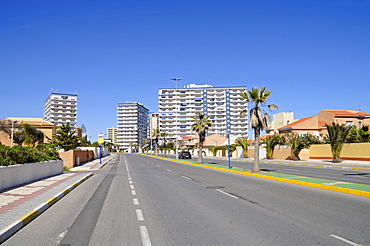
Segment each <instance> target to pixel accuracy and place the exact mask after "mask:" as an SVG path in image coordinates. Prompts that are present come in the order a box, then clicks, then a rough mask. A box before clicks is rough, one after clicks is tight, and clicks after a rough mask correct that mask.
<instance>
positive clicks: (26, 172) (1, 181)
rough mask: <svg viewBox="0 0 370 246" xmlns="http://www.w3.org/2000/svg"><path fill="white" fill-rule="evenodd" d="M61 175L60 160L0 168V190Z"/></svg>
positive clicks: (61, 166)
mask: <svg viewBox="0 0 370 246" xmlns="http://www.w3.org/2000/svg"><path fill="white" fill-rule="evenodd" d="M62 173H63V161H62V160H57V161H45V162H34V163H25V164H18V165H10V166H0V190H3V189H7V188H10V187H13V186H16V185H21V184H24V183H28V182H31V181H35V180H39V179H42V178H46V177H50V176H54V175H57V174H62Z"/></svg>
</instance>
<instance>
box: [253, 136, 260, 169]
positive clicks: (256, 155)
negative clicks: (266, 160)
mask: <svg viewBox="0 0 370 246" xmlns="http://www.w3.org/2000/svg"><path fill="white" fill-rule="evenodd" d="M259 171H260V131H259V129H255V130H254V162H253V172H259Z"/></svg>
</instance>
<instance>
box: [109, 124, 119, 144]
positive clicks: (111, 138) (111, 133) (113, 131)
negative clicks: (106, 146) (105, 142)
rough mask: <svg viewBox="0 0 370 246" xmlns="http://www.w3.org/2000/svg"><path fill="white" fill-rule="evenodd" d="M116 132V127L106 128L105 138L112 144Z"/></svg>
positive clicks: (115, 137)
mask: <svg viewBox="0 0 370 246" xmlns="http://www.w3.org/2000/svg"><path fill="white" fill-rule="evenodd" d="M117 132H118V129H117V128H114V127H111V128H107V139H110V140H111V141H112V143H114V144H115V143H116V142H117Z"/></svg>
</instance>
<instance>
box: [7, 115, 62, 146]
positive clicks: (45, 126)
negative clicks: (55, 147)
mask: <svg viewBox="0 0 370 246" xmlns="http://www.w3.org/2000/svg"><path fill="white" fill-rule="evenodd" d="M14 121H16V122H14ZM12 122H14V124H13V126H14V128H13V130H14V132H17V131H21V130H22V125H23V124H28V125H31V126H34V127H36V129H38V130H40V131H42V132H43V133H44V140H43V143H47V142H48V138H50V139H51V138H52V136H53V134H54V133H55V130H56V129H57V128H58V127H57V126H56V125H54V124H52V123H49V122H47V121H44V120H43V119H42V118H21V117H9V118H6V119H4V120H1V121H0V124H1V126H2V129H0V143H1V144H3V145H6V146H10V145H11V144H10V141H11V135H10V132H11V128H12Z"/></svg>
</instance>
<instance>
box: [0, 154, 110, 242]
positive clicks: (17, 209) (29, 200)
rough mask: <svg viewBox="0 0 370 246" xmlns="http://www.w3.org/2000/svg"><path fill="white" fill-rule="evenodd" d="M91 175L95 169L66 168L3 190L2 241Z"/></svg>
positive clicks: (0, 209) (96, 163)
mask: <svg viewBox="0 0 370 246" xmlns="http://www.w3.org/2000/svg"><path fill="white" fill-rule="evenodd" d="M114 157H115V155H110V156H106V157H104V158H102V164H100V159H96V160H94V161H91V162H88V163H86V164H83V165H81V166H78V167H75V168H73V169H74V171H93V170H96V169H100V168H102V167H103V166H104V165H105V164H107V163H108V162H109V161H110V160H111V159H113V158H114ZM91 176H93V173H92V172H90V173H78V172H66V173H63V174H60V175H56V176H53V177H49V178H45V179H42V180H38V181H35V182H31V183H27V184H24V185H22V186H16V187H13V188H10V189H6V190H2V191H0V243H2V242H3V241H5V240H6V239H7V238H9V237H10V236H11V235H13V234H14V233H15V232H17V231H18V230H19V229H21V228H22V227H23V226H25V225H26V224H27V223H29V222H30V221H31V220H33V219H34V218H36V217H37V216H38V215H40V214H41V213H42V212H44V211H45V210H46V209H48V208H49V207H50V206H52V205H53V204H54V203H55V202H57V201H58V200H60V199H61V198H62V197H64V196H65V195H66V194H68V193H69V192H70V191H71V190H73V189H74V188H75V187H77V186H78V185H79V184H81V183H82V182H84V181H85V180H86V179H88V178H90V177H91Z"/></svg>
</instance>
